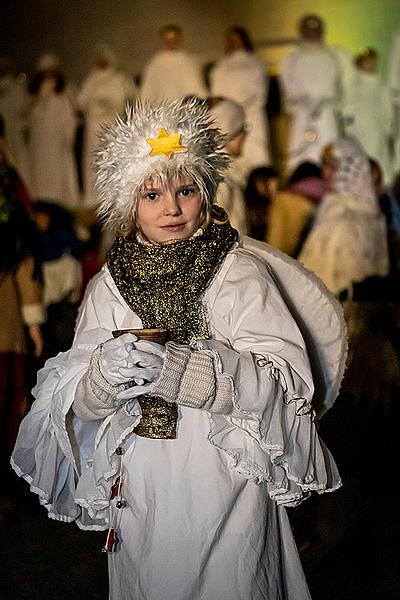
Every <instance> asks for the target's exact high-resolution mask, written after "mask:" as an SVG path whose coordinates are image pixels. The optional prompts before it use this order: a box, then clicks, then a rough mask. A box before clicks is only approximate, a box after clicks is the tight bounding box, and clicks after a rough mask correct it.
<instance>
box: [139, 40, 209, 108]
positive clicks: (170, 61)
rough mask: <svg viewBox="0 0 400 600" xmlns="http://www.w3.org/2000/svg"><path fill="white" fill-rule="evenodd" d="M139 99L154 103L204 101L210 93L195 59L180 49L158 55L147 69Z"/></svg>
mask: <svg viewBox="0 0 400 600" xmlns="http://www.w3.org/2000/svg"><path fill="white" fill-rule="evenodd" d="M140 95H141V97H142V98H148V99H151V100H173V99H174V98H180V97H182V96H198V97H199V98H205V97H206V96H207V91H206V89H205V85H204V83H203V75H202V72H201V68H200V65H199V63H198V62H197V59H196V57H195V56H193V55H191V54H190V53H189V52H187V51H186V50H183V49H180V48H179V49H176V50H160V51H159V52H157V53H156V54H155V55H154V56H153V58H151V59H150V61H149V62H148V63H147V65H146V66H145V68H144V72H143V79H142V84H141V88H140Z"/></svg>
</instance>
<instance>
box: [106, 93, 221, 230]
mask: <svg viewBox="0 0 400 600" xmlns="http://www.w3.org/2000/svg"><path fill="white" fill-rule="evenodd" d="M160 130H165V132H167V133H168V134H171V135H176V134H179V136H180V139H179V142H180V144H181V146H182V147H184V148H185V149H187V150H185V151H174V152H173V153H172V154H171V157H170V158H169V157H168V156H166V155H165V154H156V155H154V156H150V153H151V150H152V148H151V146H150V144H149V143H148V142H147V141H146V139H147V138H150V139H156V138H157V137H158V136H159V133H160ZM99 138H100V145H99V149H98V151H97V153H96V157H95V165H96V168H97V179H96V190H97V193H98V198H99V208H98V214H99V217H100V219H101V220H102V221H103V223H104V224H105V225H106V226H107V227H110V228H113V229H119V230H121V229H122V230H123V229H125V230H127V229H130V227H131V225H133V223H134V219H135V210H136V202H137V192H138V190H140V189H141V188H142V186H143V185H144V183H145V181H146V180H148V179H149V178H150V177H152V176H159V177H160V178H161V179H162V180H165V179H167V180H168V181H169V180H170V179H171V178H173V177H176V176H179V175H189V176H190V177H192V178H193V179H194V181H195V183H196V184H197V185H198V186H199V188H200V191H201V193H202V196H203V198H204V200H205V201H206V203H207V204H208V205H209V206H210V205H211V204H212V202H213V201H214V197H215V193H216V189H217V186H218V183H219V182H220V181H221V179H222V177H223V173H224V171H225V170H226V169H227V167H228V165H229V157H228V156H227V155H226V154H225V153H224V152H223V151H222V148H223V146H224V144H225V139H224V136H223V135H222V133H221V132H220V131H219V129H216V128H215V127H213V119H212V115H211V114H210V112H209V110H208V108H207V106H206V105H205V104H204V103H203V102H201V101H199V100H198V99H189V100H187V99H179V100H174V101H173V102H169V103H165V104H151V103H149V102H145V101H141V100H138V101H136V103H135V104H134V105H133V106H128V107H127V108H126V114H125V117H124V118H121V117H119V116H117V117H116V119H115V120H114V122H112V123H110V124H107V125H105V126H104V127H103V129H102V131H101V133H100V136H99Z"/></svg>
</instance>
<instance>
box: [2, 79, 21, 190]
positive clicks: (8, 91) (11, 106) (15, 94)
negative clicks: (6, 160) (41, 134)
mask: <svg viewBox="0 0 400 600" xmlns="http://www.w3.org/2000/svg"><path fill="white" fill-rule="evenodd" d="M26 109H27V92H26V89H25V86H24V85H22V84H21V83H18V82H17V81H16V80H15V79H14V77H12V76H11V75H5V76H4V77H1V78H0V115H1V116H2V117H3V119H4V127H5V140H6V143H7V148H8V150H9V151H10V154H11V158H12V161H13V163H14V164H15V166H16V168H17V170H18V172H19V174H20V175H21V177H22V178H23V179H26V177H27V148H26V139H25V135H26Z"/></svg>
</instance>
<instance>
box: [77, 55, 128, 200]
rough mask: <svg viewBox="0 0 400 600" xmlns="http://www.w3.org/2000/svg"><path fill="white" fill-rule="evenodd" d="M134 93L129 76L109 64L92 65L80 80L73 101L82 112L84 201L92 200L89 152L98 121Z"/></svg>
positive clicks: (108, 118) (110, 115)
mask: <svg viewBox="0 0 400 600" xmlns="http://www.w3.org/2000/svg"><path fill="white" fill-rule="evenodd" d="M135 96H136V86H135V84H134V82H133V79H131V78H130V77H129V76H127V75H125V74H124V73H122V72H121V71H119V70H117V69H116V68H115V67H114V66H112V65H111V64H110V65H109V66H107V67H106V68H96V67H94V68H93V69H92V71H91V73H90V74H89V75H88V77H87V78H86V80H85V81H84V83H83V85H82V88H81V90H80V92H79V94H78V97H77V103H78V106H79V108H80V110H82V112H83V113H84V129H85V134H84V150H83V190H84V199H83V202H84V205H85V206H90V205H92V204H95V203H96V195H95V191H94V183H95V175H94V170H93V156H94V153H95V151H96V148H97V145H98V134H99V131H100V128H101V125H104V124H105V123H109V122H110V121H112V120H113V119H114V117H115V114H116V113H121V112H122V111H123V109H124V107H125V104H126V102H127V101H128V100H132V99H133V98H134V97H135Z"/></svg>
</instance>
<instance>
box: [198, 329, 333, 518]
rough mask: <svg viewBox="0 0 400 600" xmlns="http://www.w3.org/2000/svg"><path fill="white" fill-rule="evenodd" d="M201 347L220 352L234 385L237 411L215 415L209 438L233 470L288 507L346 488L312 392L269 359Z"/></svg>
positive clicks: (206, 344) (212, 346)
mask: <svg viewBox="0 0 400 600" xmlns="http://www.w3.org/2000/svg"><path fill="white" fill-rule="evenodd" d="M198 346H199V347H201V348H202V349H206V348H207V349H209V350H212V351H213V352H214V354H215V357H216V364H218V363H219V365H220V366H219V368H220V371H221V373H224V375H225V376H229V377H231V379H232V382H233V387H234V390H235V394H234V400H233V402H234V411H233V413H232V414H230V415H224V416H220V415H215V414H213V415H211V430H210V433H209V435H208V440H209V441H210V443H211V444H213V445H214V446H215V447H217V448H218V449H220V450H221V451H223V452H225V453H226V454H227V455H228V456H229V457H230V467H231V468H233V469H235V470H236V471H237V472H239V473H240V474H241V475H243V476H244V477H246V478H248V479H251V480H252V481H254V483H256V484H261V483H267V488H268V492H269V494H270V496H271V498H273V499H274V500H275V501H276V502H277V503H278V504H284V505H286V506H295V505H296V504H299V503H300V502H301V501H302V500H304V499H305V498H306V497H307V496H308V495H309V494H310V492H311V491H312V490H314V491H317V492H326V491H333V490H334V489H337V488H338V487H340V485H341V481H340V477H339V473H338V471H337V468H336V465H335V462H334V460H333V458H332V456H331V455H330V453H329V451H328V450H327V449H326V448H325V446H324V445H323V443H322V442H321V441H320V440H319V437H318V433H317V429H316V426H315V422H314V411H313V408H312V405H311V398H312V391H313V390H312V388H308V386H307V384H306V383H305V382H301V381H298V382H297V383H296V384H294V381H293V380H294V379H295V378H292V379H291V380H289V381H287V380H286V378H285V376H284V374H283V371H282V370H281V369H280V368H279V366H276V364H275V363H274V359H273V358H271V357H270V356H268V355H267V354H263V355H262V354H257V355H254V354H252V353H251V352H242V353H240V354H239V353H237V352H235V351H234V350H231V349H229V348H227V347H225V346H224V345H222V344H221V343H220V342H216V341H214V340H207V341H201V342H199V344H198ZM217 357H218V358H217Z"/></svg>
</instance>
